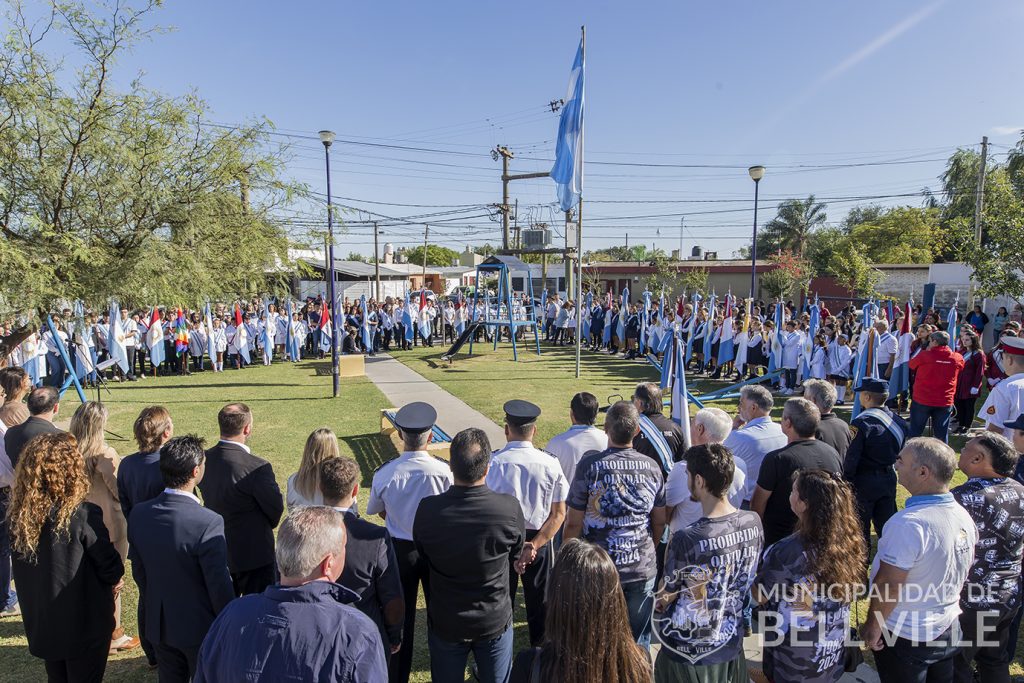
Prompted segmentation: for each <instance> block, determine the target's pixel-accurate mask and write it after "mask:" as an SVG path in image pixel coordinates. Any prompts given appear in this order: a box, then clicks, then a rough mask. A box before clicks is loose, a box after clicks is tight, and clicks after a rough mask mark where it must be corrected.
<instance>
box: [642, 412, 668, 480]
mask: <svg viewBox="0 0 1024 683" xmlns="http://www.w3.org/2000/svg"><path fill="white" fill-rule="evenodd" d="M640 432H641V433H642V434H643V435H644V436H645V437H647V440H648V441H650V442H651V445H652V446H654V450H655V451H656V452H657V453H658V458H659V459H660V460H661V468H662V469H663V470H665V471H666V472H669V471H671V470H672V449H671V448H670V447H669V445H668V440H667V439H666V438H665V435H664V434H663V433H662V431H661V430H660V429H658V427H657V425H655V424H654V422H653V421H652V420H651V418H649V417H647V416H646V415H643V414H641V415H640Z"/></svg>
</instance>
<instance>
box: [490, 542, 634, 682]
mask: <svg viewBox="0 0 1024 683" xmlns="http://www.w3.org/2000/svg"><path fill="white" fill-rule="evenodd" d="M547 606H548V614H547V619H546V621H545V628H544V642H543V644H542V645H541V646H540V647H535V648H532V649H529V650H524V651H523V652H520V653H519V654H518V655H517V656H516V659H515V662H514V663H513V664H512V674H511V677H510V679H509V682H510V683H541V682H542V681H559V682H560V683H592V682H593V681H602V682H603V683H649V681H650V680H651V676H652V672H651V663H650V659H649V658H648V656H647V653H646V652H644V650H643V648H641V647H640V646H639V645H637V644H636V640H634V638H633V631H632V630H631V629H630V626H629V615H628V613H627V611H626V598H625V596H624V595H623V593H622V587H621V584H620V583H619V573H618V571H617V570H616V569H615V563H614V562H612V559H611V558H610V557H609V556H608V553H607V552H605V551H604V549H603V548H601V547H600V546H596V545H593V544H592V543H588V542H586V541H584V540H581V539H578V538H574V539H572V540H570V541H567V542H566V543H565V545H563V546H562V549H561V551H559V553H558V559H557V560H556V561H555V565H554V568H553V569H552V571H551V578H550V579H549V583H548V603H547Z"/></svg>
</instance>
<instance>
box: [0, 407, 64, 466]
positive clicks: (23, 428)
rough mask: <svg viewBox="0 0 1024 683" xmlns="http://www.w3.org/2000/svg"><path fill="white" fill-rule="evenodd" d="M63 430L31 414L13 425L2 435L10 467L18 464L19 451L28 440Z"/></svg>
mask: <svg viewBox="0 0 1024 683" xmlns="http://www.w3.org/2000/svg"><path fill="white" fill-rule="evenodd" d="M62 431H63V430H61V429H57V428H56V427H55V426H54V425H53V423H52V422H50V421H49V420H44V419H42V418H41V417H35V416H32V417H30V418H28V419H27V420H25V421H24V422H22V423H21V424H20V425H14V426H13V427H11V428H10V429H8V430H7V433H6V434H5V435H4V447H5V448H6V449H7V457H8V458H10V459H11V467H12V468H14V467H17V466H18V458H20V457H21V451H22V450H24V448H25V446H26V445H27V444H28V442H29V441H31V440H32V439H34V438H36V437H37V436H39V435H40V434H60V433H61V432H62Z"/></svg>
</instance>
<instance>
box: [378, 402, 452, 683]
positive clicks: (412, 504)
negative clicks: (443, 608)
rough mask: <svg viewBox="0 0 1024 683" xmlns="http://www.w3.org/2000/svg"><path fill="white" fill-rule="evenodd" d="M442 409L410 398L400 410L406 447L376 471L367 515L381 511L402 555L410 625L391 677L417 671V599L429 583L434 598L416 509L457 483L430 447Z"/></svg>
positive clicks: (427, 597) (397, 552) (403, 679)
mask: <svg viewBox="0 0 1024 683" xmlns="http://www.w3.org/2000/svg"><path fill="white" fill-rule="evenodd" d="M436 421H437V411H435V410H434V409H433V407H431V406H429V405H427V404H426V403H419V402H417V403H410V404H408V405H407V406H405V407H403V408H402V409H401V410H399V411H398V412H397V413H396V414H395V426H396V427H398V431H399V433H400V434H401V435H402V444H403V448H404V450H403V451H402V454H401V455H399V456H398V457H397V458H395V459H394V460H391V461H390V462H387V463H384V464H383V465H381V467H380V468H379V469H378V470H377V471H376V472H375V473H374V475H373V483H372V484H371V485H370V499H369V501H368V502H367V503H366V514H368V515H374V514H376V515H380V516H381V517H383V518H384V523H385V526H386V527H387V530H388V532H389V533H390V534H391V539H392V541H393V543H394V546H395V555H396V557H397V558H398V574H399V576H400V577H401V579H402V594H403V595H404V596H405V627H404V629H403V632H402V633H403V635H402V649H401V650H399V651H398V655H397V656H395V657H392V658H391V661H390V663H389V669H390V674H391V675H390V680H391V681H398V682H399V683H406V682H407V681H408V680H409V672H410V671H411V670H412V652H413V640H414V637H415V633H416V599H417V596H418V593H419V584H420V583H422V584H423V597H424V600H427V601H429V600H430V583H429V578H428V576H429V574H428V567H427V563H426V561H425V560H424V559H423V558H422V557H420V554H419V552H418V551H417V550H416V545H415V544H414V543H413V538H412V526H413V522H414V521H415V519H416V509H417V508H419V505H420V501H421V500H423V499H424V498H426V497H427V496H434V495H437V494H439V493H444V492H445V491H447V490H448V487H449V486H451V485H452V471H451V468H449V467H448V463H446V462H445V461H443V460H441V459H439V458H435V457H434V456H432V455H430V454H429V453H427V451H426V447H427V444H428V443H429V442H430V437H431V433H432V430H433V427H434V423H435V422H436Z"/></svg>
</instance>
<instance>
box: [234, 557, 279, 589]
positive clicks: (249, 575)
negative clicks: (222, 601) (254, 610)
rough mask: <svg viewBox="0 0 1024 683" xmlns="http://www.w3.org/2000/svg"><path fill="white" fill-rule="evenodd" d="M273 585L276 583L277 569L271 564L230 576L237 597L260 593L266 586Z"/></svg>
mask: <svg viewBox="0 0 1024 683" xmlns="http://www.w3.org/2000/svg"><path fill="white" fill-rule="evenodd" d="M275 583H277V569H276V568H275V567H274V565H273V564H267V565H264V566H262V567H257V568H256V569H247V570H245V571H242V572H233V573H232V574H231V584H232V585H233V586H234V587H235V595H237V596H242V595H253V594H255V593H262V592H263V591H264V590H266V589H267V587H268V586H273V585H274V584H275Z"/></svg>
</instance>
